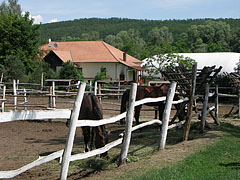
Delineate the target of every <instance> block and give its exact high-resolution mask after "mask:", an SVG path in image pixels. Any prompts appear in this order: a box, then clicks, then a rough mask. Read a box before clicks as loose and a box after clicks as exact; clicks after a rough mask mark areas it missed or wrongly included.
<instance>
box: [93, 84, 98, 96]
mask: <svg viewBox="0 0 240 180" xmlns="http://www.w3.org/2000/svg"><path fill="white" fill-rule="evenodd" d="M97 88H98V87H97V81H95V83H94V95H95V96H96V95H97Z"/></svg>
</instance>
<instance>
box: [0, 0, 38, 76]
mask: <svg viewBox="0 0 240 180" xmlns="http://www.w3.org/2000/svg"><path fill="white" fill-rule="evenodd" d="M39 28H40V25H33V19H31V18H30V17H29V13H25V14H24V15H22V12H21V8H20V5H19V4H18V1H17V0H8V4H6V3H5V2H3V3H2V4H1V6H0V64H2V65H3V66H5V67H6V68H7V64H8V63H9V62H7V60H9V59H12V60H14V59H15V61H17V62H18V61H21V63H23V65H24V67H25V70H24V73H25V74H28V73H31V72H32V71H33V69H34V68H35V65H36V63H35V60H36V59H37V58H38V54H39V49H38V47H39V41H40V31H39ZM19 63H20V62H19ZM8 72H9V71H8ZM10 74H11V73H10ZM10 74H9V75H10ZM9 78H10V76H9ZM12 78H13V77H12Z"/></svg>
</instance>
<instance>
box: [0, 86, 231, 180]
mask: <svg viewBox="0 0 240 180" xmlns="http://www.w3.org/2000/svg"><path fill="white" fill-rule="evenodd" d="M175 86H176V85H175ZM174 88H176V87H174ZM174 92H175V90H174ZM118 95H119V96H121V95H120V93H119V94H117V96H118ZM54 96H55V97H56V99H54V98H53V97H54ZM168 97H170V96H168ZM41 98H42V97H41ZM44 98H45V101H46V102H47V103H48V104H49V102H50V101H51V102H53V103H52V104H54V101H55V103H56V104H55V105H56V107H57V109H58V108H59V109H65V110H66V109H68V110H69V109H70V110H71V109H73V102H74V99H73V98H68V97H57V95H56V94H52V96H51V98H52V99H51V98H49V97H44ZM3 99H5V98H3ZM28 99H29V100H28V101H30V99H31V98H28ZM32 99H35V98H32ZM159 100H166V97H165V99H164V98H163V99H157V100H155V101H159ZM13 101H14V99H13ZM58 101H65V102H67V103H62V104H61V105H58ZM37 102H38V103H39V102H40V101H39V100H37ZM69 102H70V103H69ZM104 102H106V103H104ZM115 103H116V104H120V99H118V97H116V98H110V100H107V99H105V98H102V105H103V108H104V109H105V110H104V120H103V121H102V122H100V123H103V124H104V123H106V122H107V121H110V122H111V123H112V124H109V125H107V127H108V128H112V129H113V131H112V136H111V135H110V145H109V146H107V147H106V148H107V150H109V149H110V148H111V147H113V146H116V145H117V147H116V149H117V151H119V152H118V153H120V152H121V153H120V157H121V158H122V161H123V162H124V161H126V155H127V154H128V152H127V151H128V148H123V147H125V146H121V144H122V142H123V144H128V145H126V146H129V142H130V139H129V140H126V139H127V138H126V136H127V134H130V136H129V138H131V133H132V131H131V130H135V129H138V128H140V127H142V126H144V125H149V126H151V127H152V124H162V123H163V126H162V128H163V127H164V126H165V128H166V129H165V130H163V129H162V130H161V131H160V132H159V131H158V130H159V127H158V126H156V127H154V128H155V129H156V132H155V133H156V134H157V135H158V136H159V138H158V139H159V140H158V142H157V143H156V142H155V146H157V147H156V148H160V149H163V148H164V146H165V144H164V141H166V139H165V138H166V134H167V129H168V123H167V124H166V123H165V124H164V121H163V122H160V121H158V120H151V119H154V113H153V112H151V111H150V110H146V111H143V112H141V117H140V118H141V119H143V120H141V122H144V123H142V124H140V126H137V127H133V128H130V130H129V127H132V124H131V123H132V122H130V121H128V122H130V125H129V123H127V124H126V127H123V126H121V125H119V124H118V122H117V121H118V120H116V119H115V120H114V119H112V118H111V117H113V116H115V115H117V118H118V119H119V118H120V115H119V112H118V111H111V112H110V109H111V108H112V107H113V104H115ZM166 103H167V102H166ZM172 103H174V102H171V101H170V104H169V106H171V104H172ZM133 104H135V103H133ZM136 104H137V102H136ZM136 104H135V105H136ZM132 106H133V107H134V105H132ZM166 106H167V105H166ZM116 107H118V105H116ZM23 108H24V107H23ZM52 108H55V107H54V106H52V107H48V108H47V109H49V111H51V110H52ZM129 108H131V105H129ZM144 108H145V109H149V107H144ZM33 109H35V108H33ZM168 109H169V108H168ZM218 110H219V112H218V114H219V116H221V115H222V114H224V113H225V110H228V111H229V110H231V107H227V108H224V109H223V108H222V107H219V109H218ZM25 111H27V110H25ZM29 111H30V110H29ZM53 111H55V110H53ZM63 112H64V111H63ZM58 113H60V112H58ZM66 113H67V114H65V115H64V116H63V117H62V119H67V118H70V114H68V113H71V112H69V111H66ZM72 113H73V112H72ZM170 113H171V117H173V118H174V116H175V113H176V112H175V110H172V111H171V110H168V111H167V112H165V115H164V116H165V117H166V119H167V121H168V119H169V115H170ZM20 114H21V113H20ZM30 114H31V113H30ZM59 116H60V115H57V116H56V118H44V120H35V121H14V122H3V123H0V128H1V130H0V138H1V141H2V143H1V149H0V152H1V162H0V171H7V170H14V169H18V168H20V167H22V166H24V165H26V164H28V163H29V162H32V161H34V160H36V159H37V157H38V155H39V154H40V155H41V156H42V157H43V156H47V155H49V152H54V151H59V150H61V149H64V148H65V142H66V141H68V140H69V138H67V137H68V136H69V132H68V130H69V129H68V128H67V127H65V120H61V117H60V119H59ZM125 116H127V117H128V119H131V118H132V115H131V114H129V113H126V114H125ZM26 117H28V116H27V115H24V116H22V118H26ZM46 117H48V116H46ZM208 117H209V115H208ZM72 118H73V117H72ZM26 119H27V118H26ZM40 119H41V118H40ZM48 119H53V120H52V122H49V120H48ZM54 119H56V120H54ZM105 119H106V120H105ZM89 123H90V124H91V123H94V124H93V125H94V126H95V125H96V124H95V122H90V121H82V122H79V121H78V122H77V123H76V127H77V126H83V125H89ZM179 123H180V124H179V125H181V124H183V122H179ZM133 124H134V123H133ZM176 124H177V123H176ZM80 129H81V128H76V136H75V139H74V147H73V149H72V150H71V151H70V153H71V152H72V151H73V152H74V155H73V156H72V157H70V160H69V159H68V160H67V161H73V160H75V159H78V160H79V159H82V158H85V156H91V155H94V156H95V155H96V154H99V153H101V152H102V151H105V150H95V151H92V152H90V153H89V155H88V154H87V153H80V154H79V152H83V147H84V146H83V139H82V135H81V130H80ZM124 129H125V136H124V140H123V137H122V136H120V138H118V136H119V134H121V133H122V131H123V130H124ZM163 132H164V133H163ZM161 133H163V134H165V135H163V134H161ZM133 134H134V133H133ZM164 136H165V137H164ZM133 137H134V135H133ZM117 138H118V139H117ZM162 139H165V140H162ZM180 139H181V138H180ZM158 146H159V147H158ZM65 151H66V150H65ZM113 151H116V150H113ZM76 152H77V154H75V153H76ZM110 152H111V150H110ZM58 153H59V154H60V155H56V157H61V156H62V152H58ZM91 153H92V154H91ZM53 159H56V158H53ZM61 161H62V162H63V161H64V158H63V159H62V160H61ZM65 161H66V159H65ZM80 161H81V160H80ZM5 162H6V163H5ZM119 163H120V164H121V162H119ZM40 167H42V168H38V167H36V168H33V169H30V170H29V171H27V172H24V173H23V174H20V175H18V176H16V177H15V179H31V177H33V179H37V178H39V179H40V177H43V176H46V177H51V176H52V178H55V179H57V178H58V177H59V174H60V169H61V168H60V165H59V164H58V163H57V162H56V161H55V160H54V161H53V162H49V163H47V165H44V164H43V165H41V166H40ZM43 167H45V168H43ZM46 167H47V168H46ZM51 168H52V169H53V172H51ZM40 169H41V171H40V172H38V171H39V170H40ZM56 169H57V170H56ZM56 171H57V172H56ZM69 172H70V174H69V175H71V172H72V171H71V166H70V168H69ZM0 175H1V172H0ZM69 178H71V176H70V177H69ZM61 179H64V177H63V176H62V177H61Z"/></svg>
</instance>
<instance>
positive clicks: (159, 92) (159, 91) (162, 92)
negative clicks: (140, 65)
mask: <svg viewBox="0 0 240 180" xmlns="http://www.w3.org/2000/svg"><path fill="white" fill-rule="evenodd" d="M168 89H169V86H168V85H167V84H162V85H160V86H138V87H137V94H136V101H138V100H141V99H144V98H157V97H162V96H166V95H167V93H168ZM129 93H130V90H129V89H128V90H126V91H125V92H124V93H123V96H122V100H121V110H120V113H123V112H125V111H126V107H127V103H128V101H129ZM174 100H179V98H178V96H177V95H175V96H174ZM145 105H147V106H157V107H158V112H159V119H160V120H162V116H163V111H164V107H165V104H164V103H163V102H155V103H147V104H145ZM175 107H176V109H180V105H177V104H176V105H175ZM141 108H142V105H139V106H136V107H135V114H134V117H135V119H136V123H137V124H139V115H140V111H141ZM184 117H185V114H184V113H180V115H179V116H178V118H179V119H180V120H183V119H184ZM120 123H121V124H122V123H123V119H121V121H120Z"/></svg>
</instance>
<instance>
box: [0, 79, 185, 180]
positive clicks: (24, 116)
mask: <svg viewBox="0 0 240 180" xmlns="http://www.w3.org/2000/svg"><path fill="white" fill-rule="evenodd" d="M85 86H86V83H82V84H81V86H80V89H79V91H78V95H77V98H76V100H75V103H74V108H73V111H72V112H71V111H70V110H49V111H44V112H43V111H36V110H32V111H15V112H7V113H2V114H0V123H1V122H8V121H13V120H30V119H49V118H51V119H54V118H63V119H68V118H70V117H71V121H70V127H69V133H68V138H67V143H66V146H65V149H64V150H63V149H62V150H59V151H57V152H54V153H52V154H50V155H48V156H44V157H39V159H38V160H36V161H34V162H32V163H30V164H28V165H26V166H24V167H21V168H19V169H17V170H12V171H0V178H12V177H15V176H17V175H19V174H21V173H23V172H25V171H27V170H29V169H31V168H32V167H35V166H38V165H40V164H43V163H45V162H49V161H51V160H54V159H56V158H59V157H60V158H61V157H62V167H61V173H60V179H61V180H65V179H67V173H68V168H69V163H70V161H75V160H80V159H85V158H88V157H91V156H95V155H98V154H102V153H104V152H106V151H108V150H109V149H111V148H113V147H115V146H117V145H119V144H121V143H123V144H122V149H121V154H120V160H119V165H122V164H123V163H124V162H125V160H126V157H127V154H128V147H129V144H130V141H131V132H132V131H135V130H137V129H139V128H142V127H145V126H148V125H151V124H155V123H157V124H163V126H162V131H161V139H160V143H159V149H164V147H165V143H166V137H167V130H168V129H170V128H173V127H176V126H178V125H181V124H183V123H184V122H180V123H177V124H174V125H171V126H168V122H169V116H170V112H171V106H172V104H173V103H182V102H183V101H184V100H180V101H177V102H173V96H174V94H175V88H176V83H175V82H172V83H171V85H170V89H169V92H168V95H167V97H159V98H147V99H143V100H140V101H135V95H136V90H137V85H136V84H132V87H131V92H130V94H131V96H130V97H129V100H130V101H129V108H128V111H127V112H124V113H122V114H120V115H117V116H115V117H112V118H109V119H102V120H99V121H96V120H78V115H79V111H80V108H81V103H82V99H83V94H84V90H85ZM185 100H186V99H185ZM159 101H166V106H165V109H164V113H163V122H162V121H160V120H156V119H155V120H152V121H148V122H146V123H142V124H140V125H137V126H135V127H132V121H133V112H134V107H135V106H138V105H140V104H144V103H149V102H159ZM60 111H61V113H60ZM42 113H44V114H42ZM124 117H126V122H127V123H126V127H125V131H124V136H122V137H120V138H119V139H117V140H115V141H113V142H110V143H109V144H106V145H105V146H104V147H102V148H99V149H95V150H92V151H90V152H86V153H80V154H75V155H71V152H72V147H73V141H74V136H75V131H76V128H77V127H82V126H92V127H94V126H99V125H104V124H109V123H115V122H117V121H119V120H120V119H122V118H124Z"/></svg>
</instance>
